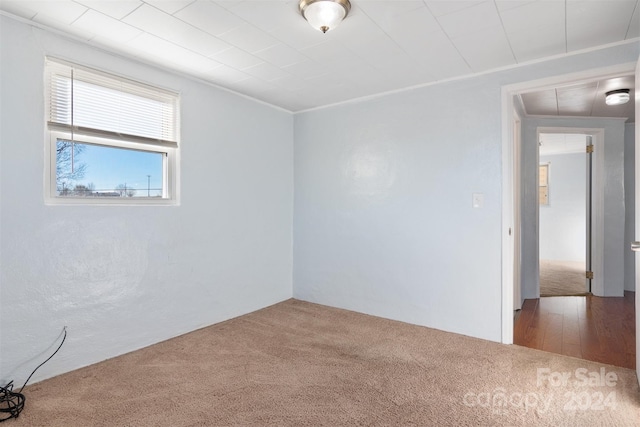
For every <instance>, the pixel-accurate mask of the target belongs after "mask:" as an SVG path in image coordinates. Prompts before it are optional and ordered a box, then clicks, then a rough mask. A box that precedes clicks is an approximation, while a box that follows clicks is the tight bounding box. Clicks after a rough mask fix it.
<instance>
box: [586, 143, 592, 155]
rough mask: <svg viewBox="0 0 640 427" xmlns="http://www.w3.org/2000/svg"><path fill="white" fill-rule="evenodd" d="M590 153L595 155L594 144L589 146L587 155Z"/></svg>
mask: <svg viewBox="0 0 640 427" xmlns="http://www.w3.org/2000/svg"><path fill="white" fill-rule="evenodd" d="M588 153H593V144H589V145H587V154H588Z"/></svg>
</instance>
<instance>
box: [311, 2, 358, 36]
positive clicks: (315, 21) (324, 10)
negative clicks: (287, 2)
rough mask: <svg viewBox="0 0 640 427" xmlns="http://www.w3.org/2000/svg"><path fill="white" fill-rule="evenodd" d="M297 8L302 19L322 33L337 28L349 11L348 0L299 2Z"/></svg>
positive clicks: (349, 4)
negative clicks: (298, 7)
mask: <svg viewBox="0 0 640 427" xmlns="http://www.w3.org/2000/svg"><path fill="white" fill-rule="evenodd" d="M299 6H300V13H301V14H302V16H303V17H304V19H306V20H307V22H308V23H309V24H311V26H312V27H313V28H315V29H316V30H319V31H322V32H323V33H326V32H327V31H329V30H333V29H334V28H335V27H337V26H338V24H339V23H340V22H342V20H343V19H344V18H346V17H347V14H348V13H349V10H351V3H350V2H349V0H300V4H299Z"/></svg>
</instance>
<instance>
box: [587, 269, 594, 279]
mask: <svg viewBox="0 0 640 427" xmlns="http://www.w3.org/2000/svg"><path fill="white" fill-rule="evenodd" d="M587 279H589V280H593V271H587Z"/></svg>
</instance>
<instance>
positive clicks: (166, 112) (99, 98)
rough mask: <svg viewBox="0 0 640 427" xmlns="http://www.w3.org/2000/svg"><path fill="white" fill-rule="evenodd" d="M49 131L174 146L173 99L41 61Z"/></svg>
mask: <svg viewBox="0 0 640 427" xmlns="http://www.w3.org/2000/svg"><path fill="white" fill-rule="evenodd" d="M46 76H47V79H48V81H47V84H48V88H49V100H48V101H49V119H48V120H49V127H50V128H57V129H62V130H68V131H70V132H77V133H82V134H90V135H95V136H103V137H108V138H115V139H120V140H133V141H136V142H142V143H151V144H160V145H169V146H177V141H178V138H177V129H176V127H177V126H176V123H177V111H178V95H177V94H176V93H172V92H168V91H165V90H162V89H158V88H154V87H151V86H147V85H145V84H142V83H138V82H134V81H131V80H128V79H124V78H121V77H118V76H114V75H109V74H106V73H102V72H100V71H96V70H91V69H87V68H84V67H79V66H77V65H73V64H69V63H66V62H62V61H59V60H53V59H50V58H47V61H46Z"/></svg>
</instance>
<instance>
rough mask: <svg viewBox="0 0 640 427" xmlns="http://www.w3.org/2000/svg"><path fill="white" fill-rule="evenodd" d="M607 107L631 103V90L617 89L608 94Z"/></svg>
mask: <svg viewBox="0 0 640 427" xmlns="http://www.w3.org/2000/svg"><path fill="white" fill-rule="evenodd" d="M606 95H607V97H606V99H605V100H606V103H607V105H620V104H625V103H627V102H629V89H616V90H611V91H609V92H607V93H606Z"/></svg>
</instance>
